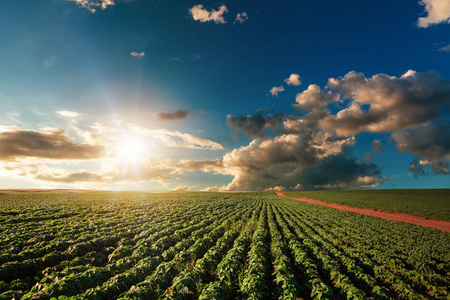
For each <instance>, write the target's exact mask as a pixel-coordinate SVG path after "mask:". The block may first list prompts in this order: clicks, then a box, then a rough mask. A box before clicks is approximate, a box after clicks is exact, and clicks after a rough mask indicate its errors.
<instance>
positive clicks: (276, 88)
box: [270, 86, 284, 97]
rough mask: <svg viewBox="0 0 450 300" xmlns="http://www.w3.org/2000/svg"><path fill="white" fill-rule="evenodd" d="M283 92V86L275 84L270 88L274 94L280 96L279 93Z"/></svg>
mask: <svg viewBox="0 0 450 300" xmlns="http://www.w3.org/2000/svg"><path fill="white" fill-rule="evenodd" d="M281 92H284V87H283V86H274V87H272V88H271V89H270V93H271V94H272V96H276V97H278V93H281Z"/></svg>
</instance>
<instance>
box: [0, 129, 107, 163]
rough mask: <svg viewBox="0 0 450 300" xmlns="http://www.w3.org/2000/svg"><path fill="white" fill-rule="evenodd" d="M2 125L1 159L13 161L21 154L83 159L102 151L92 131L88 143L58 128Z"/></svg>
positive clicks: (25, 155)
mask: <svg viewBox="0 0 450 300" xmlns="http://www.w3.org/2000/svg"><path fill="white" fill-rule="evenodd" d="M4 129H6V130H4V131H3V132H0V160H3V161H14V160H17V159H19V158H24V157H33V158H46V159H75V160H86V159H94V158H99V157H101V156H102V155H103V154H104V149H103V146H102V145H100V143H98V142H97V137H96V136H95V135H92V134H91V136H90V139H91V143H86V144H77V143H75V142H73V141H71V140H70V138H69V137H68V136H67V134H66V132H65V131H64V130H63V129H60V128H47V129H45V130H27V129H20V128H17V127H6V128H4Z"/></svg>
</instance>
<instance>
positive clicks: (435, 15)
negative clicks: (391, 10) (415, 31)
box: [417, 0, 450, 28]
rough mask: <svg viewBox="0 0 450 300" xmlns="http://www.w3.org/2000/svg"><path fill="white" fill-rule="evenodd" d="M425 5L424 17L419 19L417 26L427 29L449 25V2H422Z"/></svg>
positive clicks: (444, 0) (431, 0)
mask: <svg viewBox="0 0 450 300" xmlns="http://www.w3.org/2000/svg"><path fill="white" fill-rule="evenodd" d="M419 3H420V4H421V5H425V11H426V13H427V16H426V17H421V18H419V20H418V22H417V25H418V26H419V27H422V28H427V27H429V26H431V25H435V24H439V23H444V22H445V23H450V2H449V1H447V0H422V1H420V2H419Z"/></svg>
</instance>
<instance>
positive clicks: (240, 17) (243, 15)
mask: <svg viewBox="0 0 450 300" xmlns="http://www.w3.org/2000/svg"><path fill="white" fill-rule="evenodd" d="M247 20H248V16H247V13H246V12H245V11H244V12H242V13H240V14H237V15H236V19H234V22H233V24H236V23H238V22H239V23H241V24H242V23H244V22H245V21H247Z"/></svg>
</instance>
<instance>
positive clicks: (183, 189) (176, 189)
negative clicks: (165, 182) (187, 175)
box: [172, 185, 191, 192]
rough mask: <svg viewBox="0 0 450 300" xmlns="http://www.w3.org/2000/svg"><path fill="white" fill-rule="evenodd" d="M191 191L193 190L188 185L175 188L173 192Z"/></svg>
mask: <svg viewBox="0 0 450 300" xmlns="http://www.w3.org/2000/svg"><path fill="white" fill-rule="evenodd" d="M190 189H191V188H190V187H189V186H188V185H180V186H178V187H176V188H174V189H173V190H172V191H174V192H187V191H189V190H190Z"/></svg>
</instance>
